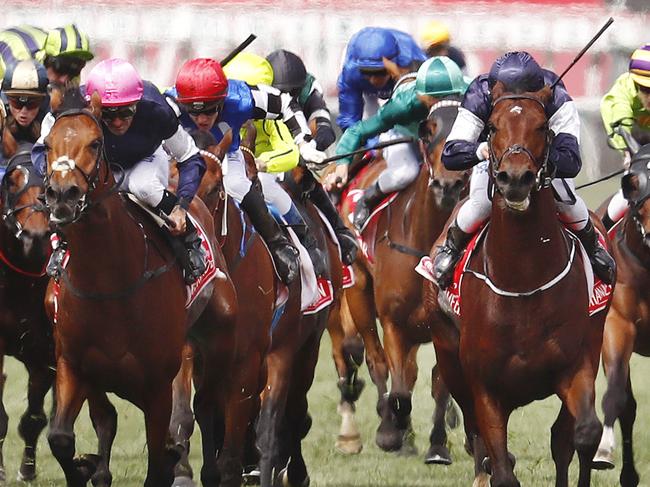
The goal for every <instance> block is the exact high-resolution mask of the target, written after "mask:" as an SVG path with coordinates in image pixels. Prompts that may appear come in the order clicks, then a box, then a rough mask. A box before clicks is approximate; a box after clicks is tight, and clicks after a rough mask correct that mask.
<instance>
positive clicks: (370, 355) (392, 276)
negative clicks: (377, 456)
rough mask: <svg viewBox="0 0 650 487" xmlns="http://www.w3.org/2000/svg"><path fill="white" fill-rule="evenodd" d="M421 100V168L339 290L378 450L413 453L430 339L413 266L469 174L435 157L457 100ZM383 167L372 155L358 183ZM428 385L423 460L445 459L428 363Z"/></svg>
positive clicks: (442, 402) (437, 394) (439, 388)
mask: <svg viewBox="0 0 650 487" xmlns="http://www.w3.org/2000/svg"><path fill="white" fill-rule="evenodd" d="M423 102H424V103H426V104H427V106H430V107H431V111H430V115H429V117H428V118H427V119H426V121H425V122H423V123H422V125H421V134H420V135H421V139H420V142H419V145H420V152H421V154H422V157H423V160H424V163H423V164H422V167H421V169H420V173H419V175H418V177H417V179H416V180H415V181H414V182H413V183H412V184H411V185H410V186H408V187H407V188H405V189H403V190H402V191H400V193H399V194H398V195H397V197H396V199H395V200H394V201H393V202H392V203H391V204H390V206H388V207H387V208H386V209H385V210H384V211H383V212H382V213H381V214H379V215H378V217H377V231H376V236H375V237H374V245H375V263H374V264H373V263H371V262H370V261H369V260H368V259H367V258H366V257H365V256H363V255H361V253H360V254H359V257H357V261H356V262H355V264H354V272H355V279H356V284H355V285H354V286H353V287H351V288H349V289H346V291H345V302H346V304H347V306H348V308H349V310H350V315H351V317H352V319H353V321H354V325H355V326H356V329H357V330H358V331H359V333H360V334H361V336H362V337H363V343H364V345H365V349H366V361H367V364H368V369H369V371H370V377H371V378H372V381H373V383H374V384H375V385H376V387H377V390H378V396H379V398H378V402H377V412H378V414H379V416H380V417H381V423H380V425H379V427H378V429H377V435H376V443H377V445H378V446H379V447H380V448H382V449H383V450H385V451H400V452H402V453H405V454H414V453H416V450H415V445H414V433H413V429H412V427H411V417H410V415H411V396H412V392H413V387H414V385H415V380H416V378H417V364H416V355H417V351H418V349H419V347H420V345H421V344H424V343H428V342H430V341H431V331H430V329H429V328H428V327H427V326H425V325H424V324H423V322H422V320H421V319H420V317H419V308H420V303H421V296H422V289H423V284H424V279H423V278H422V277H421V276H420V275H419V274H417V273H416V272H415V270H414V269H415V267H416V265H417V264H418V261H419V259H420V258H421V257H423V256H424V255H426V254H427V253H428V251H429V249H430V248H431V246H432V245H433V243H434V242H435V240H436V239H437V238H438V236H439V235H440V232H441V231H442V229H443V228H444V225H445V223H446V221H447V218H448V217H449V215H450V214H451V212H452V210H453V208H454V205H455V204H456V203H457V202H458V201H459V199H460V198H461V196H462V195H463V194H464V192H465V191H466V186H467V181H468V180H469V175H468V173H466V172H465V173H459V172H456V171H449V170H447V169H445V167H444V165H443V164H442V162H441V159H440V156H441V153H442V148H443V145H444V141H445V139H446V137H447V135H448V134H449V132H450V130H451V127H452V125H453V123H454V120H455V118H456V115H457V113H458V107H459V105H460V102H459V101H457V100H450V99H445V100H441V101H439V102H438V103H437V104H434V102H435V100H433V101H428V100H426V99H424V101H423ZM385 167H386V166H385V162H384V161H383V159H381V158H379V159H377V160H375V161H374V162H373V163H372V166H370V167H369V168H368V171H367V172H366V173H365V174H363V175H361V177H360V181H359V185H358V187H359V188H364V187H367V186H369V185H371V184H373V183H374V181H375V180H376V179H377V176H378V175H379V173H380V172H381V171H383V170H384V169H385ZM342 214H343V216H344V220H345V221H348V215H349V214H350V208H349V207H348V206H347V204H346V203H345V202H344V203H343V206H342ZM377 318H379V321H380V323H381V326H382V328H383V331H384V345H383V348H382V344H381V341H380V339H379V335H378V332H377V328H376V319H377ZM389 371H390V379H391V389H390V393H389V392H388V389H387V380H388V372H389ZM432 385H433V387H432V396H433V398H434V399H435V402H436V411H435V414H434V427H433V429H432V431H431V435H430V447H429V451H428V452H427V454H426V456H425V461H426V462H427V463H432V464H433V463H441V464H450V463H451V457H450V455H449V451H448V450H447V448H446V445H445V443H446V432H445V425H444V415H445V411H446V408H447V401H448V392H447V391H446V388H445V387H444V384H443V383H442V382H441V381H439V380H438V376H437V373H436V372H435V371H434V372H433V384H432Z"/></svg>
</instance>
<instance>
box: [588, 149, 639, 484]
mask: <svg viewBox="0 0 650 487" xmlns="http://www.w3.org/2000/svg"><path fill="white" fill-rule="evenodd" d="M649 161H650V145H645V146H643V147H641V149H640V150H639V151H638V152H637V153H636V154H634V155H633V156H632V162H631V167H630V170H629V171H628V173H626V175H625V176H624V178H623V181H622V182H623V188H624V194H625V195H626V197H627V198H628V201H629V205H630V210H629V211H628V213H627V215H626V216H625V218H624V219H623V220H622V221H621V222H619V223H618V224H617V225H616V226H615V227H614V228H613V229H612V232H614V233H613V236H612V249H613V256H614V258H615V259H616V267H617V280H616V289H615V290H614V298H613V301H612V306H611V308H610V310H609V313H608V314H607V318H606V320H605V331H604V334H603V350H602V354H603V367H604V369H605V374H606V376H607V391H606V392H605V395H604V396H603V400H602V407H603V411H604V413H605V420H604V430H603V437H602V440H601V443H600V445H599V448H598V452H597V453H596V456H595V457H594V468H599V469H603V468H614V422H615V421H616V420H617V419H618V420H619V421H620V426H621V433H622V441H623V466H622V469H621V474H620V482H621V485H622V486H624V487H630V486H636V485H639V474H638V473H637V471H636V468H635V465H634V450H633V443H632V438H633V429H634V421H635V419H636V406H637V403H636V400H635V398H634V393H633V391H632V381H631V379H630V358H631V356H632V353H633V352H636V353H638V354H639V355H643V356H645V357H647V356H650V314H648V305H649V304H650V295H649V294H648V292H647V289H648V285H650V202H649V199H648V197H649V196H650V193H648V185H647V182H646V181H647V178H648V169H647V164H648V162H649ZM607 203H608V202H607V201H606V202H605V204H604V205H603V206H602V207H601V208H600V209H599V214H603V215H604V211H606V209H607Z"/></svg>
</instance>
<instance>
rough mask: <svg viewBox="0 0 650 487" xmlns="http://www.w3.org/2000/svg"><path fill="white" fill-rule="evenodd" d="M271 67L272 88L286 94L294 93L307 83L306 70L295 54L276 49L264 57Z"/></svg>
mask: <svg viewBox="0 0 650 487" xmlns="http://www.w3.org/2000/svg"><path fill="white" fill-rule="evenodd" d="M266 60H267V61H268V62H269V63H270V64H271V67H273V86H274V87H276V88H277V89H278V90H280V91H284V92H286V93H291V92H295V91H297V90H299V89H301V88H302V87H303V85H304V84H305V81H307V69H306V68H305V64H304V63H303V62H302V59H300V57H298V56H297V55H296V54H294V53H292V52H289V51H285V50H284V49H278V50H277V51H273V52H272V53H271V54H269V55H268V56H266Z"/></svg>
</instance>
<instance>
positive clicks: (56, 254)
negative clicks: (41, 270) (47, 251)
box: [45, 245, 66, 280]
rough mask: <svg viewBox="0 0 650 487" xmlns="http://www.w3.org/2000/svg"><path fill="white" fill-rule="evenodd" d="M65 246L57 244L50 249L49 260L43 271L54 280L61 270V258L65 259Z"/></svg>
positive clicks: (57, 277) (59, 275)
mask: <svg viewBox="0 0 650 487" xmlns="http://www.w3.org/2000/svg"><path fill="white" fill-rule="evenodd" d="M65 253H66V248H65V247H64V246H62V245H61V246H59V247H57V248H56V249H54V250H53V251H52V254H51V255H50V260H49V261H48V262H47V266H46V267H45V273H46V274H47V275H48V276H49V277H51V278H52V279H54V280H58V279H59V277H61V273H62V272H63V260H64V259H65Z"/></svg>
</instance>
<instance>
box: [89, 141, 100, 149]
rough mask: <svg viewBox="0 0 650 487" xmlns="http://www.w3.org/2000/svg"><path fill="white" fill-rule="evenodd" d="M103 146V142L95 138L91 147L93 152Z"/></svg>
mask: <svg viewBox="0 0 650 487" xmlns="http://www.w3.org/2000/svg"><path fill="white" fill-rule="evenodd" d="M101 146H102V143H101V142H100V141H99V140H95V141H94V142H92V143H91V144H90V148H91V149H92V151H93V152H97V151H98V150H99V148H100V147H101Z"/></svg>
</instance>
